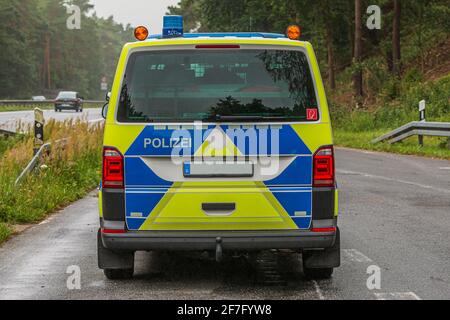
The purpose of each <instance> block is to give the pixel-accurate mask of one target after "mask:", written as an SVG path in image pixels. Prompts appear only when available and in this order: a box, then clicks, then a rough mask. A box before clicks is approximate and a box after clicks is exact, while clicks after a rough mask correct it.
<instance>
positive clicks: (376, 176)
mask: <svg viewBox="0 0 450 320" xmlns="http://www.w3.org/2000/svg"><path fill="white" fill-rule="evenodd" d="M336 171H337V173H341V174H353V175H358V176H363V177H366V178H373V179H380V180H385V181H391V182H398V183H403V184H408V185H411V186H415V187H419V188H424V189H431V190H435V191H439V192H445V193H450V190H449V189H442V188H437V187H433V186H428V185H425V184H420V183H416V182H411V181H406V180H400V179H393V178H388V177H383V176H378V175H374V174H369V173H364V172H357V171H349V170H336Z"/></svg>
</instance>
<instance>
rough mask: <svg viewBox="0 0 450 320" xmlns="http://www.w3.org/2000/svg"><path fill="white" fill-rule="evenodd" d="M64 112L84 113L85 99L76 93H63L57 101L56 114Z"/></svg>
mask: <svg viewBox="0 0 450 320" xmlns="http://www.w3.org/2000/svg"><path fill="white" fill-rule="evenodd" d="M62 110H75V111H76V112H83V98H82V97H81V96H80V95H79V94H78V92H75V91H61V92H60V93H59V94H58V96H57V97H56V99H55V112H58V111H59V112H61V111H62Z"/></svg>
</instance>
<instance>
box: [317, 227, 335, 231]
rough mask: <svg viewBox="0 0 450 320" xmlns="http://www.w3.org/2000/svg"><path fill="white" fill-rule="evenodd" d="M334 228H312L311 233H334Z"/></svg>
mask: <svg viewBox="0 0 450 320" xmlns="http://www.w3.org/2000/svg"><path fill="white" fill-rule="evenodd" d="M336 230H337V229H336V228H334V227H333V228H312V229H311V231H312V232H336Z"/></svg>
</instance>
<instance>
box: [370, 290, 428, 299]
mask: <svg viewBox="0 0 450 320" xmlns="http://www.w3.org/2000/svg"><path fill="white" fill-rule="evenodd" d="M375 297H376V298H377V300H422V299H421V298H420V297H419V296H418V295H417V294H415V293H414V292H412V291H411V292H387V293H375Z"/></svg>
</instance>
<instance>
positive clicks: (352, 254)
mask: <svg viewBox="0 0 450 320" xmlns="http://www.w3.org/2000/svg"><path fill="white" fill-rule="evenodd" d="M342 253H343V254H344V255H345V256H346V257H347V258H348V259H349V260H350V261H353V262H372V259H370V258H369V257H367V256H366V255H364V254H363V253H361V252H360V251H358V250H356V249H342Z"/></svg>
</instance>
